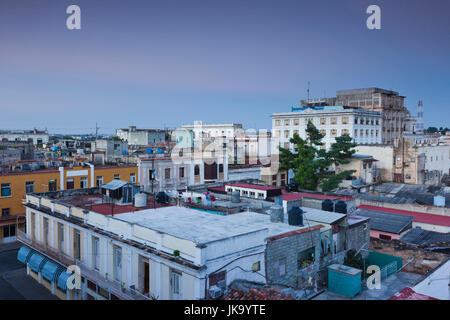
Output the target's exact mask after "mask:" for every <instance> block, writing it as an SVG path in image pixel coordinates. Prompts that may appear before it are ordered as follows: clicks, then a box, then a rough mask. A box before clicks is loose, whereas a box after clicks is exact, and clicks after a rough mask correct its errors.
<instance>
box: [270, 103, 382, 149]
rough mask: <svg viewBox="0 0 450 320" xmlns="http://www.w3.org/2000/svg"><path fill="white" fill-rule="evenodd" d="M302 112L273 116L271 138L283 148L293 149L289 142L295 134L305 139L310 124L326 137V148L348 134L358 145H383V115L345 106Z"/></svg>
mask: <svg viewBox="0 0 450 320" xmlns="http://www.w3.org/2000/svg"><path fill="white" fill-rule="evenodd" d="M298 109H299V111H295V112H285V113H274V114H272V116H271V117H272V137H273V138H275V139H277V138H278V139H279V143H280V145H281V146H282V147H284V148H288V147H289V148H293V146H292V144H291V143H290V142H289V140H290V139H291V138H292V137H293V136H294V133H298V135H299V136H300V137H301V138H302V139H306V127H307V125H308V121H311V122H312V123H313V124H314V125H315V126H316V128H317V129H318V130H319V131H320V132H321V133H322V134H323V135H324V138H323V139H322V142H324V143H325V144H324V146H323V147H324V148H326V149H329V148H330V146H331V144H333V143H334V142H335V138H336V137H339V136H342V135H344V134H347V135H349V136H351V137H352V138H353V141H354V142H355V143H356V144H380V143H381V128H382V123H381V119H382V118H381V114H380V113H379V112H376V111H368V110H363V109H356V108H350V107H343V106H325V107H303V108H298Z"/></svg>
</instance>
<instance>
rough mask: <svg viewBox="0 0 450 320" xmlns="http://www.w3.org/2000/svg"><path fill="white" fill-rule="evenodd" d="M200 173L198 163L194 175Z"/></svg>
mask: <svg viewBox="0 0 450 320" xmlns="http://www.w3.org/2000/svg"><path fill="white" fill-rule="evenodd" d="M199 174H200V167H199V166H198V165H196V166H195V167H194V175H195V176H198V175H199Z"/></svg>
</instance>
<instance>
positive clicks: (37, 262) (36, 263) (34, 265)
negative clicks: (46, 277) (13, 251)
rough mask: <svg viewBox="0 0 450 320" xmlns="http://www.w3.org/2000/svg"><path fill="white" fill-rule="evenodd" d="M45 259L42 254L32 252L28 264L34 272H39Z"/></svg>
mask: <svg viewBox="0 0 450 320" xmlns="http://www.w3.org/2000/svg"><path fill="white" fill-rule="evenodd" d="M45 261H46V258H45V257H44V256H41V255H40V254H39V253H36V252H34V253H33V254H32V255H31V258H30V261H29V262H28V265H29V266H30V268H31V270H33V271H34V272H40V271H41V270H42V267H43V266H44V263H45Z"/></svg>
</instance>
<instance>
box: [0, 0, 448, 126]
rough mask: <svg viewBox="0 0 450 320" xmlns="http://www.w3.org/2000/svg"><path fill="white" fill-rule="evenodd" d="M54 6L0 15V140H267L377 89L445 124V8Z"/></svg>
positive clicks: (431, 4) (383, 3)
mask: <svg viewBox="0 0 450 320" xmlns="http://www.w3.org/2000/svg"><path fill="white" fill-rule="evenodd" d="M376 2H377V5H379V6H380V8H381V29H380V30H369V29H368V28H367V27H366V19H367V17H368V15H367V13H366V9H367V7H368V6H369V5H372V4H373V3H372V1H369V0H340V1H335V0H323V1H320V2H311V1H298V0H280V1H275V0H272V1H264V2H261V1H257V0H248V1H245V2H242V1H237V0H229V1H226V2H218V1H207V0H191V1H181V0H173V1H170V2H163V1H152V0H150V1H149V0H130V1H127V2H124V1H119V0H96V1H88V0H78V1H76V5H78V6H79V7H80V8H81V21H82V23H81V30H68V29H67V27H66V19H67V17H68V14H67V13H66V9H67V7H68V6H69V5H70V4H72V3H69V2H67V1H59V0H40V1H38V2H36V1H32V0H3V1H1V3H0V41H1V43H2V46H1V48H0V70H2V72H1V73H0V115H1V116H0V129H17V128H19V129H20V128H23V129H27V128H34V127H36V128H39V129H44V128H47V129H48V130H49V131H50V132H52V133H67V134H78V133H85V132H90V131H92V132H95V126H96V123H97V124H98V126H99V127H100V132H102V133H103V132H104V133H105V134H106V133H107V134H109V133H113V132H114V130H115V129H116V128H119V127H128V126H130V125H134V126H137V127H139V128H160V129H161V128H164V127H170V128H177V127H180V126H181V125H182V124H192V123H193V122H194V121H195V120H202V121H203V122H205V123H206V122H207V123H230V122H234V123H241V124H242V125H243V127H244V128H245V129H250V128H252V129H256V130H258V129H267V130H271V119H270V115H271V114H272V113H277V112H288V111H290V110H291V107H292V106H297V105H298V104H299V102H300V100H301V99H306V98H307V89H308V83H310V91H309V95H310V97H311V98H322V97H324V96H326V97H332V96H335V95H336V91H338V90H347V89H357V88H371V87H377V88H382V89H387V90H393V91H396V92H398V93H399V95H402V96H406V98H405V106H406V107H407V108H408V110H409V111H410V113H411V115H412V116H416V115H417V103H418V100H422V101H423V109H424V126H425V127H438V128H439V127H449V126H450V121H449V119H450V61H449V60H450V59H449V58H448V55H449V52H450V19H448V12H450V1H448V0H433V1H423V0H398V1H395V2H393V1H389V0H377V1H376Z"/></svg>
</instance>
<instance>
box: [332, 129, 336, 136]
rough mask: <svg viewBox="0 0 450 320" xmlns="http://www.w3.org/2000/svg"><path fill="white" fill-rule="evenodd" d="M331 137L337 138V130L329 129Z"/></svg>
mask: <svg viewBox="0 0 450 320" xmlns="http://www.w3.org/2000/svg"><path fill="white" fill-rule="evenodd" d="M330 132H331V136H332V137H336V136H337V130H336V129H331V131H330Z"/></svg>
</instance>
